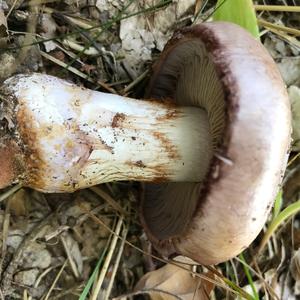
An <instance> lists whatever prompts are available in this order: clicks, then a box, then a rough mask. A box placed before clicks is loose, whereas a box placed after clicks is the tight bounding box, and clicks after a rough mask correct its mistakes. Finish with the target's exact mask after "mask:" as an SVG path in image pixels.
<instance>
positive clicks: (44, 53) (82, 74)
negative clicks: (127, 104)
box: [40, 50, 116, 94]
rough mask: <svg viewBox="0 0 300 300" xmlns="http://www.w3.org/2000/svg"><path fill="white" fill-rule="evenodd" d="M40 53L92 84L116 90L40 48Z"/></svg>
mask: <svg viewBox="0 0 300 300" xmlns="http://www.w3.org/2000/svg"><path fill="white" fill-rule="evenodd" d="M40 53H41V55H42V56H43V57H44V58H46V59H48V60H50V61H52V62H53V63H55V64H57V65H59V66H61V67H63V68H64V69H66V70H68V71H70V72H72V73H74V74H75V75H77V76H79V77H81V78H83V79H85V80H87V81H88V82H91V83H93V84H96V85H99V86H101V87H103V88H105V89H106V90H107V91H109V92H111V93H114V94H116V91H115V90H114V89H113V88H111V87H109V86H108V85H107V84H106V83H104V82H102V81H100V80H97V81H95V80H93V79H92V78H91V77H89V76H88V75H86V74H84V73H82V72H81V71H79V70H77V69H76V68H74V67H71V66H68V64H66V63H64V62H63V61H61V60H59V59H57V58H55V57H53V56H52V55H49V54H48V53H46V52H44V51H42V50H40Z"/></svg>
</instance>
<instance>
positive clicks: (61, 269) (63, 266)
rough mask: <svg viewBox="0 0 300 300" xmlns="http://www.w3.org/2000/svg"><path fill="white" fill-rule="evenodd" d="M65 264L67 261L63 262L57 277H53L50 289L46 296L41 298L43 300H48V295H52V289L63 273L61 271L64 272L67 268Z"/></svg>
mask: <svg viewBox="0 0 300 300" xmlns="http://www.w3.org/2000/svg"><path fill="white" fill-rule="evenodd" d="M67 263H68V259H66V261H65V262H64V264H63V265H62V267H61V268H60V270H59V272H58V273H57V275H56V277H55V279H54V281H53V283H52V284H51V287H50V288H49V290H48V292H47V294H46V296H45V297H44V298H43V300H48V299H49V297H50V294H51V293H52V291H53V289H54V287H55V285H56V283H57V281H58V279H59V277H60V276H61V274H62V272H63V270H64V269H65V267H66V266H67Z"/></svg>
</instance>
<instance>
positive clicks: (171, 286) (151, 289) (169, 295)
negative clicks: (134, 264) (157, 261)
mask: <svg viewBox="0 0 300 300" xmlns="http://www.w3.org/2000/svg"><path fill="white" fill-rule="evenodd" d="M175 260H176V261H177V262H178V264H180V265H181V266H182V267H183V268H185V269H186V270H184V269H182V268H180V267H177V266H174V265H171V264H167V265H165V266H164V267H162V268H160V269H158V270H155V271H152V272H149V273H147V274H145V275H144V276H143V277H142V278H141V279H140V281H139V282H138V283H137V285H136V287H135V291H136V292H145V293H147V294H149V296H150V298H151V299H152V300H174V299H182V300H206V299H209V294H210V292H211V291H212V289H213V288H214V285H213V284H212V283H210V282H208V281H204V280H202V279H201V278H199V277H194V276H192V274H191V273H190V272H189V271H191V268H192V267H191V264H193V261H192V260H190V259H188V258H186V257H183V256H179V257H177V258H176V259H175ZM206 275H207V276H209V277H211V278H213V276H214V275H213V274H211V273H207V274H206Z"/></svg>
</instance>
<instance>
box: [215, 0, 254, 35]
mask: <svg viewBox="0 0 300 300" xmlns="http://www.w3.org/2000/svg"><path fill="white" fill-rule="evenodd" d="M213 19H214V20H215V21H227V22H231V23H235V24H237V25H240V26H241V27H243V28H245V29H246V30H248V31H249V32H250V33H251V34H252V35H253V36H254V37H255V38H256V39H259V30H258V25H257V19H256V14H255V10H254V6H253V2H252V0H218V2H217V6H216V10H215V12H214V14H213Z"/></svg>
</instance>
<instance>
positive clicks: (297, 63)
mask: <svg viewBox="0 0 300 300" xmlns="http://www.w3.org/2000/svg"><path fill="white" fill-rule="evenodd" d="M277 66H278V68H279V71H280V73H281V76H282V78H283V80H284V82H285V84H286V85H287V86H290V85H292V84H293V85H299V84H300V56H296V57H285V58H283V59H282V60H281V62H280V63H278V64H277Z"/></svg>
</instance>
